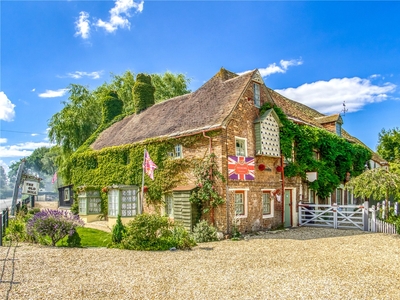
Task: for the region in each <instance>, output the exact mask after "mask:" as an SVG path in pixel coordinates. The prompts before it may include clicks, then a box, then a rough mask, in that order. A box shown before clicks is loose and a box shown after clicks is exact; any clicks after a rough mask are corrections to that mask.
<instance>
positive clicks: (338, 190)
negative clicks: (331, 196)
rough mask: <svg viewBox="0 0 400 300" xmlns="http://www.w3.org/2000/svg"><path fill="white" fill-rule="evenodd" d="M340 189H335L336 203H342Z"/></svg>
mask: <svg viewBox="0 0 400 300" xmlns="http://www.w3.org/2000/svg"><path fill="white" fill-rule="evenodd" d="M342 192H343V190H342V189H336V204H337V205H342V204H343V196H342Z"/></svg>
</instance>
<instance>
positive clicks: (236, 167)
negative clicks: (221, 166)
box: [228, 156, 255, 180]
mask: <svg viewBox="0 0 400 300" xmlns="http://www.w3.org/2000/svg"><path fill="white" fill-rule="evenodd" d="M254 165H255V164H254V157H244V156H228V172H229V179H231V180H254V179H255V175H254Z"/></svg>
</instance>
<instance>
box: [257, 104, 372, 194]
mask: <svg viewBox="0 0 400 300" xmlns="http://www.w3.org/2000/svg"><path fill="white" fill-rule="evenodd" d="M270 108H273V109H274V110H275V112H276V113H277V115H278V116H279V118H280V121H281V122H282V124H283V127H282V128H281V135H280V139H281V150H282V154H283V155H284V156H285V157H286V158H292V155H293V156H294V160H293V161H291V162H289V163H288V164H287V166H286V167H285V169H284V172H285V176H286V177H294V176H300V177H301V178H302V179H303V180H306V172H317V173H318V179H317V180H316V181H314V182H311V183H309V187H310V188H311V189H312V190H315V191H316V192H317V195H318V196H319V197H321V198H323V199H325V198H327V197H328V196H329V195H330V194H331V193H332V192H333V191H334V190H335V189H336V188H337V187H338V186H339V185H340V184H341V183H344V181H345V178H346V173H347V172H349V173H350V176H351V177H355V176H358V175H360V174H361V173H362V172H363V171H364V166H365V163H366V162H367V161H368V160H370V159H371V155H372V153H371V151H370V150H369V149H367V148H366V147H363V146H362V145H359V144H354V143H350V142H349V141H347V140H346V139H344V138H341V137H339V136H337V135H336V134H333V133H331V132H329V131H327V130H324V129H321V128H318V127H311V126H306V125H298V124H295V123H294V122H292V121H290V120H289V119H288V118H287V117H286V115H285V114H284V113H283V111H282V110H281V109H280V108H279V107H276V106H272V105H271V104H270V103H266V104H264V105H263V106H262V107H261V108H260V115H262V114H263V113H264V112H265V111H266V110H268V109H270ZM314 151H317V152H318V153H319V159H318V160H317V159H315V158H314Z"/></svg>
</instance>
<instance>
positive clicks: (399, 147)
mask: <svg viewBox="0 0 400 300" xmlns="http://www.w3.org/2000/svg"><path fill="white" fill-rule="evenodd" d="M378 154H379V155H380V156H382V157H383V158H384V159H385V160H387V161H388V162H397V163H400V128H398V127H396V128H393V129H389V130H385V129H382V130H381V132H380V133H379V140H378Z"/></svg>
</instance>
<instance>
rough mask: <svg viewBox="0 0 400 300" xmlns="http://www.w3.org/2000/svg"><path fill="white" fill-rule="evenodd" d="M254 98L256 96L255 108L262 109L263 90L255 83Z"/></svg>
mask: <svg viewBox="0 0 400 300" xmlns="http://www.w3.org/2000/svg"><path fill="white" fill-rule="evenodd" d="M253 96H254V106H255V107H258V108H260V107H261V90H260V84H259V83H256V82H253Z"/></svg>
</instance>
